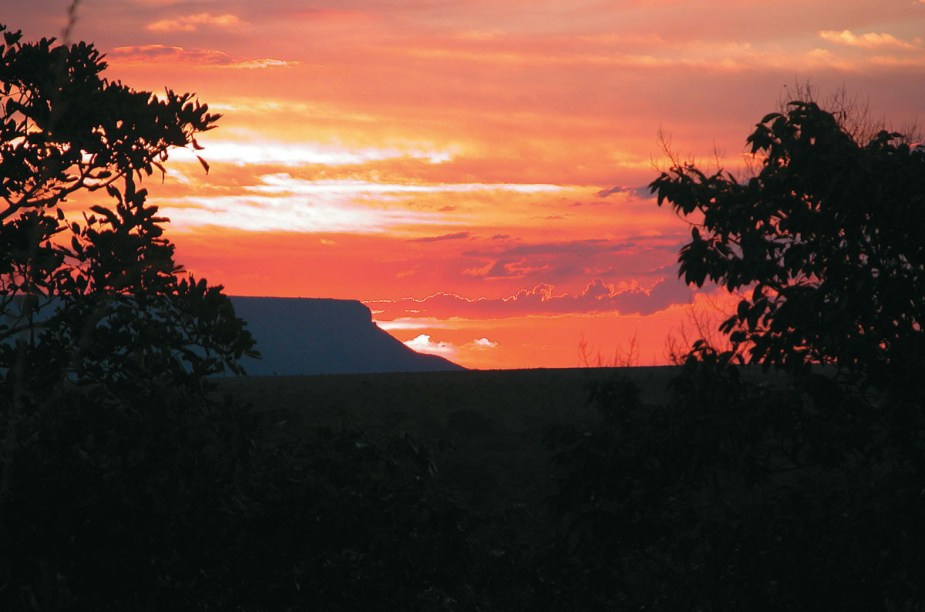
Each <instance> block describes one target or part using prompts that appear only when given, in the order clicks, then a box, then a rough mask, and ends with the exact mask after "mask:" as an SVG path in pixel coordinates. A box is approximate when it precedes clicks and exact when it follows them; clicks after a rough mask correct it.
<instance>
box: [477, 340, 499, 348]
mask: <svg viewBox="0 0 925 612" xmlns="http://www.w3.org/2000/svg"><path fill="white" fill-rule="evenodd" d="M472 344H473V346H475V348H477V349H493V348H497V346H498V343H497V342H492V341H491V340H489V339H488V338H479V339H478V340H473V341H472Z"/></svg>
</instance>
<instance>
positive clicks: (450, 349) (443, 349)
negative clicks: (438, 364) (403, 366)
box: [405, 334, 456, 357]
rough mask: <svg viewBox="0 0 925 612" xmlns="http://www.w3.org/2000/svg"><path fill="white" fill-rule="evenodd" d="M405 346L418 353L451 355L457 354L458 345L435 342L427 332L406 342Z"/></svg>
mask: <svg viewBox="0 0 925 612" xmlns="http://www.w3.org/2000/svg"><path fill="white" fill-rule="evenodd" d="M405 346H407V347H408V348H410V349H411V350H414V351H417V352H418V353H428V354H430V355H440V356H441V357H451V356H453V355H455V354H456V347H455V346H453V345H452V344H451V343H449V342H434V341H433V340H431V338H430V336H428V335H427V334H421V335H420V336H418V337H417V338H414V339H413V340H408V341H406V342H405Z"/></svg>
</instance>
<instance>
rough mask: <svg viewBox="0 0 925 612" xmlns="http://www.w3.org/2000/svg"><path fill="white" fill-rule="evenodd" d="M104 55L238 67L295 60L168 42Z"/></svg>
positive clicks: (133, 61) (129, 61) (127, 60)
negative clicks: (251, 56) (241, 55)
mask: <svg viewBox="0 0 925 612" xmlns="http://www.w3.org/2000/svg"><path fill="white" fill-rule="evenodd" d="M106 58H107V59H108V60H110V61H114V62H117V63H119V64H123V65H145V66H150V65H157V64H173V65H176V64H183V65H193V66H207V67H215V68H238V69H260V68H286V67H289V66H293V65H295V64H297V63H298V62H291V61H286V60H281V59H274V58H268V57H267V58H256V59H242V58H236V57H233V56H231V55H228V54H227V53H225V52H223V51H217V50H215V49H186V48H184V47H177V46H172V45H134V46H125V47H116V48H114V49H113V50H112V51H110V52H109V53H107V54H106Z"/></svg>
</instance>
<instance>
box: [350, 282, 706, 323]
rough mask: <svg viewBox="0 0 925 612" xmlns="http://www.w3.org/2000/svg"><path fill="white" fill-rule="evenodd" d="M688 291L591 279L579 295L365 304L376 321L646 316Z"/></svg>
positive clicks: (542, 289) (547, 290)
mask: <svg viewBox="0 0 925 612" xmlns="http://www.w3.org/2000/svg"><path fill="white" fill-rule="evenodd" d="M690 296H691V293H690V290H689V289H688V287H687V285H685V284H684V282H683V281H681V280H679V279H675V278H665V279H661V280H659V281H657V282H656V283H655V284H653V285H652V286H651V287H643V286H641V285H639V284H637V283H635V282H633V283H617V284H614V283H606V282H604V281H602V280H601V279H597V278H596V279H594V280H593V281H591V282H590V283H588V285H587V286H586V287H585V289H584V290H583V291H582V292H581V293H579V294H574V295H570V294H568V293H557V292H556V291H555V287H554V286H553V285H549V284H539V285H536V286H535V287H533V288H532V289H522V290H520V291H518V292H517V293H516V294H514V295H511V296H508V297H504V298H478V299H469V298H466V297H463V296H460V295H456V294H450V293H442V292H441V293H436V294H434V295H431V296H428V297H426V298H424V299H421V300H417V299H413V298H403V299H400V300H383V301H372V302H367V305H368V306H370V308H371V309H373V310H375V311H376V320H377V321H389V320H392V319H401V320H403V321H404V320H408V319H414V318H417V317H424V318H434V319H448V318H453V317H461V318H469V319H504V318H512V317H524V316H559V315H568V314H592V313H595V314H597V313H620V314H640V315H648V314H652V313H655V312H658V311H661V310H664V309H666V308H668V307H670V306H672V305H675V304H687V303H689V302H690V299H691V297H690Z"/></svg>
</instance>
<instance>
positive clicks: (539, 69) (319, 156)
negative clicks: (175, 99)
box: [0, 0, 925, 368]
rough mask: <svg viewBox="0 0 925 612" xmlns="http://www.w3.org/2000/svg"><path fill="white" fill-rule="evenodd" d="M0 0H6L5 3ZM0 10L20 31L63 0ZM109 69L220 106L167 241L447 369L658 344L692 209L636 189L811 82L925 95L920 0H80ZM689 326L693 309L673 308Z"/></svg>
mask: <svg viewBox="0 0 925 612" xmlns="http://www.w3.org/2000/svg"><path fill="white" fill-rule="evenodd" d="M5 4H10V3H5ZM12 4H14V5H15V6H12V7H9V6H4V8H3V10H2V12H0V20H4V21H5V23H6V24H7V25H8V26H9V27H11V28H12V29H22V30H23V31H24V32H25V34H26V36H27V37H28V38H38V37H40V36H47V35H58V34H60V32H61V31H62V28H63V26H64V23H65V15H66V6H67V2H64V1H51V0H30V1H29V2H14V3H12ZM72 36H73V38H74V39H81V40H87V41H91V42H94V43H95V44H96V45H97V47H99V48H100V49H101V50H102V51H104V52H105V53H106V54H107V60H108V62H109V65H110V67H109V70H108V75H109V77H110V78H111V79H120V80H122V81H124V82H125V83H126V84H128V85H130V86H132V87H135V88H138V89H149V90H152V91H155V92H157V91H162V90H163V89H164V88H165V87H169V88H171V89H173V90H178V91H194V92H196V93H198V95H199V97H200V98H201V100H203V101H204V102H206V103H208V104H209V105H210V107H212V108H213V109H214V110H215V111H217V112H221V113H222V114H223V115H224V116H223V118H222V119H221V120H220V122H219V126H220V127H219V129H217V130H215V131H214V132H210V133H208V134H206V135H204V136H203V137H202V138H201V139H200V142H201V144H202V145H204V146H205V150H204V151H203V152H202V154H203V156H204V157H205V158H206V159H207V160H208V161H209V163H210V164H211V171H210V173H209V174H208V175H206V174H205V173H204V172H203V171H202V168H201V167H200V166H199V164H198V162H197V161H196V159H195V157H194V156H192V155H191V154H189V153H183V152H178V153H176V154H175V155H173V156H172V157H171V160H170V162H169V164H168V168H169V172H168V175H167V177H166V180H165V181H164V183H163V184H160V182H159V181H158V182H157V184H152V185H151V186H150V187H151V192H152V196H151V197H152V201H154V202H155V203H157V204H158V205H160V206H161V208H162V211H163V212H164V213H165V214H166V216H168V217H170V218H171V220H172V227H171V228H170V230H169V231H170V236H171V237H172V239H173V240H174V241H175V242H176V244H177V251H178V253H177V254H178V259H179V261H180V262H181V263H183V264H184V265H185V266H186V267H187V268H188V269H189V270H191V271H193V272H195V273H196V274H197V275H202V276H206V277H207V278H209V280H210V281H211V282H215V283H222V284H224V285H225V287H226V289H227V292H228V293H231V294H235V295H265V296H271V295H272V296H304V297H336V298H351V299H359V300H362V301H364V302H365V303H367V305H369V306H370V308H371V309H372V310H373V312H374V317H375V318H376V320H377V321H378V322H379V323H380V325H381V326H382V327H383V328H385V329H388V330H389V331H390V333H392V334H393V335H395V336H396V337H398V338H399V339H401V340H403V341H406V342H407V343H408V344H409V345H410V346H412V347H413V348H415V349H417V350H425V351H430V352H435V353H437V354H440V355H444V356H447V357H449V358H451V359H454V360H456V361H458V362H459V363H461V364H463V365H466V366H469V367H485V368H489V367H571V366H578V365H586V364H587V365H596V364H597V361H598V357H599V358H600V361H601V362H602V363H603V364H605V365H606V364H608V363H611V362H613V361H614V360H615V359H619V358H620V356H621V355H623V356H625V355H626V353H627V352H628V351H629V349H630V346H631V345H633V343H635V347H636V350H635V353H634V354H635V355H636V357H635V359H636V361H637V362H638V363H639V364H641V365H648V364H652V363H665V362H666V361H667V347H668V343H669V340H670V338H672V337H674V338H676V339H677V338H679V337H680V335H681V328H682V326H684V325H687V326H688V327H689V323H685V321H687V320H688V318H689V317H690V314H691V312H692V311H693V310H697V309H700V310H703V311H704V312H706V313H708V314H709V316H714V318H715V316H716V315H714V314H710V313H714V312H715V310H716V309H717V308H722V307H723V305H724V304H725V303H727V301H726V300H724V299H723V296H722V295H720V294H718V293H715V292H710V291H702V292H699V293H697V294H695V293H694V292H691V291H688V289H687V288H686V287H685V286H684V285H683V283H681V282H680V281H679V280H677V265H676V258H677V250H678V248H679V246H680V245H681V243H682V242H683V241H684V239H685V237H686V236H689V229H688V227H687V225H686V223H685V222H683V221H682V220H680V219H678V218H677V217H675V216H674V215H673V214H672V213H671V211H670V210H666V209H662V208H658V207H657V206H656V205H655V202H654V200H653V199H651V198H650V197H649V195H648V193H647V190H645V189H644V187H645V186H646V185H647V184H648V183H649V182H651V181H652V180H653V179H654V178H655V177H656V176H657V174H658V170H657V168H658V167H664V166H665V165H666V164H667V160H666V158H665V154H664V151H663V148H662V145H661V144H660V140H659V134H660V133H662V134H664V135H665V137H666V138H667V140H668V141H669V142H670V147H671V149H672V150H673V151H674V152H675V153H677V154H678V155H680V156H681V157H683V158H687V157H693V158H696V159H697V160H700V161H702V162H704V163H705V164H707V165H710V164H715V163H717V162H718V163H720V164H722V165H723V166H724V167H726V168H729V169H732V170H734V171H739V170H741V169H742V168H744V166H745V159H744V156H743V154H744V150H745V149H744V141H745V137H746V136H747V135H748V133H749V132H750V129H751V126H753V125H754V123H755V122H756V121H757V120H759V119H760V118H761V116H762V115H764V114H765V113H766V112H769V111H772V110H775V109H776V108H777V105H778V102H779V101H780V100H781V99H783V98H786V96H787V93H786V88H788V87H789V88H790V89H791V90H792V89H793V86H794V85H795V84H805V83H807V82H808V83H810V84H811V86H812V87H813V89H814V90H815V91H816V92H817V96H818V97H819V98H820V99H823V100H824V99H826V98H827V97H828V96H829V95H831V94H832V93H834V92H835V91H836V90H838V89H839V88H844V89H845V90H846V91H847V93H848V95H849V96H851V97H855V98H857V99H858V100H859V101H860V102H861V103H862V104H867V105H869V107H870V110H871V113H872V115H873V117H874V118H880V117H883V118H886V119H887V120H888V121H889V123H890V124H891V126H892V127H894V128H896V129H905V128H907V127H908V126H909V125H911V124H912V123H913V122H915V121H916V120H918V121H919V122H920V123H921V122H922V120H923V118H925V117H923V115H925V0H884V1H883V2H871V1H870V0H838V1H835V0H821V1H813V0H809V1H805V0H780V1H778V2H774V3H768V2H765V1H762V2H757V1H754V0H735V1H733V0H698V1H691V0H646V1H643V0H606V1H605V0H599V1H598V0H588V1H582V2H576V1H574V0H569V1H564V0H529V1H527V0H457V1H456V2H444V1H442V0H338V1H337V2H333V1H330V0H329V1H321V0H263V1H261V2H253V1H252V0H221V1H219V0H198V1H197V0H84V1H83V2H81V4H80V7H79V11H78V21H77V24H76V26H75V28H74V31H73V35H72ZM688 333H690V330H688Z"/></svg>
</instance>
